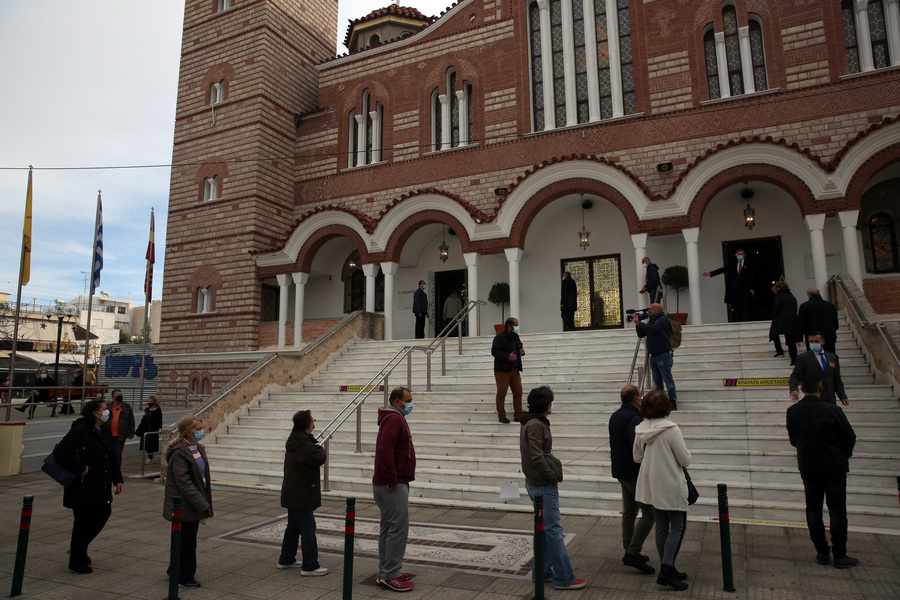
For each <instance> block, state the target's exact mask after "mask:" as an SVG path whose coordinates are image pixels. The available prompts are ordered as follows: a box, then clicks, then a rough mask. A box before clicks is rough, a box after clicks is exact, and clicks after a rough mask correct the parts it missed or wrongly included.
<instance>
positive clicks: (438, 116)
mask: <svg viewBox="0 0 900 600" xmlns="http://www.w3.org/2000/svg"><path fill="white" fill-rule="evenodd" d="M440 96H441V91H440V89H435V90H434V92H432V94H431V114H432V115H434V151H435V152H437V151H438V150H440V149H441V144H442V143H443V141H444V139H443V138H444V111H443V110H442V109H441V98H440Z"/></svg>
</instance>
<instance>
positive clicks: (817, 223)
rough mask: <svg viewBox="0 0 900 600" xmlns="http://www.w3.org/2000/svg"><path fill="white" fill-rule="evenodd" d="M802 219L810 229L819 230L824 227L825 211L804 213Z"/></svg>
mask: <svg viewBox="0 0 900 600" xmlns="http://www.w3.org/2000/svg"><path fill="white" fill-rule="evenodd" d="M803 220H804V221H806V227H807V228H808V229H809V230H810V231H821V230H822V229H823V228H824V227H825V213H819V214H817V215H806V216H805V217H804V219H803Z"/></svg>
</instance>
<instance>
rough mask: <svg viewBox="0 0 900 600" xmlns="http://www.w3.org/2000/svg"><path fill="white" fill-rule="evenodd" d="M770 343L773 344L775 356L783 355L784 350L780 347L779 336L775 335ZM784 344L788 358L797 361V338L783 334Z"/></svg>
mask: <svg viewBox="0 0 900 600" xmlns="http://www.w3.org/2000/svg"><path fill="white" fill-rule="evenodd" d="M772 343H773V344H775V352H776V353H777V354H784V348H782V347H781V336H780V335H776V336H775V339H774V340H772ZM784 343H785V344H787V347H788V356H790V357H791V360H797V338H796V337H794V335H792V334H790V333H786V334H784Z"/></svg>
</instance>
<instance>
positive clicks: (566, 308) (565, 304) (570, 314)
mask: <svg viewBox="0 0 900 600" xmlns="http://www.w3.org/2000/svg"><path fill="white" fill-rule="evenodd" d="M576 310H578V288H577V287H576V286H575V280H574V279H572V274H571V273H569V272H568V271H566V272H565V273H563V278H562V288H561V290H560V293H559V312H560V313H561V314H562V322H563V331H575V311H576Z"/></svg>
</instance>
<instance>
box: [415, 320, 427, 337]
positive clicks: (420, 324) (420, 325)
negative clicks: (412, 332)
mask: <svg viewBox="0 0 900 600" xmlns="http://www.w3.org/2000/svg"><path fill="white" fill-rule="evenodd" d="M424 337H425V315H424V314H422V315H416V339H417V340H421V339H422V338H424Z"/></svg>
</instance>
